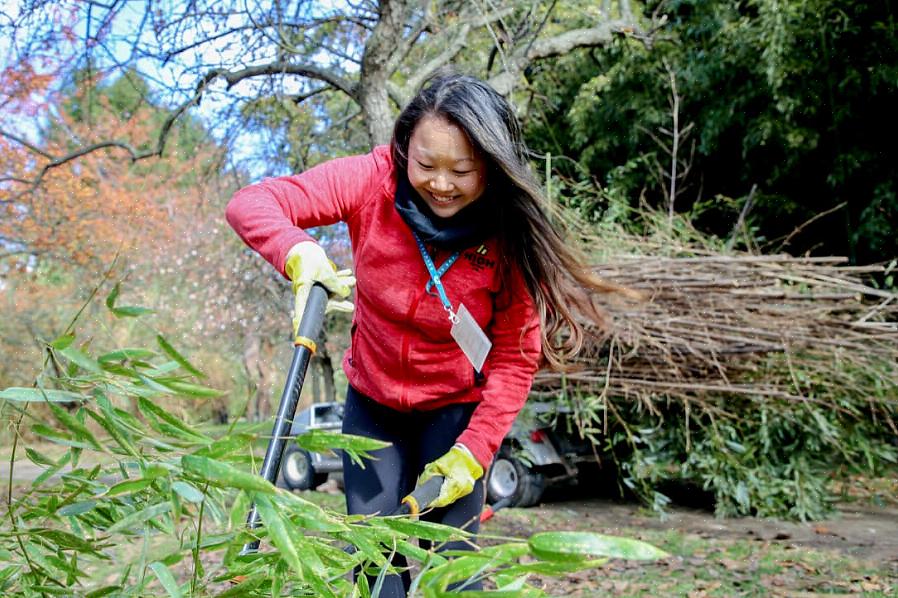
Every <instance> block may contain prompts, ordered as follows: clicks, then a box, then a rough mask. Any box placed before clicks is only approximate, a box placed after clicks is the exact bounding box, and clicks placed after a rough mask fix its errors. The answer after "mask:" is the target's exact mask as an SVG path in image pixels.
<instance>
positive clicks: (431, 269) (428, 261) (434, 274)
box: [412, 231, 460, 320]
mask: <svg viewBox="0 0 898 598" xmlns="http://www.w3.org/2000/svg"><path fill="white" fill-rule="evenodd" d="M412 234H413V235H415V241H417V242H418V251H420V252H421V257H422V258H424V265H425V266H427V272H428V273H429V274H430V280H429V281H428V282H427V286H426V287H424V290H425V291H426V292H428V293H429V292H430V287H432V286H434V287H436V288H437V293H439V294H440V301H442V302H443V307H445V308H446V311H448V312H449V319H450V320H451V319H452V318H453V316H454V315H455V314H454V313H453V312H452V303H450V302H449V297H447V296H446V289H444V288H443V283H442V281H441V280H440V277H441V276H443V274H445V273H446V272H447V271H448V270H449V268H450V267H452V264H454V263H455V260H457V259H458V256H459V255H460V253H459V252H458V251H456V252H455V253H453V254H452V255H450V256H449V259H447V260H446V261H445V262H443V265H442V266H440V269H439V270H437V268H436V266H434V264H433V259H432V258H431V257H430V254H429V253H427V248H426V247H424V242H423V241H421V237H419V236H418V233H416V232H414V231H412Z"/></svg>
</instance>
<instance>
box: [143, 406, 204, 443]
mask: <svg viewBox="0 0 898 598" xmlns="http://www.w3.org/2000/svg"><path fill="white" fill-rule="evenodd" d="M137 407H138V409H140V411H141V413H143V414H144V415H145V416H147V417H148V418H150V419H157V420H161V421H164V422H166V423H167V424H169V425H170V426H173V427H174V428H175V429H177V430H178V431H180V432H181V433H183V434H184V435H185V437H186V438H188V439H191V440H198V441H201V442H212V439H211V438H209V437H208V436H206V435H205V434H203V433H202V432H199V431H198V430H196V429H194V428H193V427H192V426H190V425H189V424H186V423H184V422H183V421H182V420H180V419H178V418H177V417H175V416H174V415H172V414H171V413H169V412H168V411H165V410H164V409H162V408H161V407H158V406H157V405H155V404H154V403H152V402H151V401H149V400H147V399H145V398H143V397H139V398H138V399H137Z"/></svg>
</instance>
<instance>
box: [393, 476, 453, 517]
mask: <svg viewBox="0 0 898 598" xmlns="http://www.w3.org/2000/svg"><path fill="white" fill-rule="evenodd" d="M444 479H446V478H444V477H443V476H441V475H437V476H433V477H432V478H430V479H429V480H427V481H426V482H424V483H423V484H421V485H420V486H418V487H417V488H415V491H414V492H412V493H411V494H410V495H409V496H410V497H411V499H412V500H407V499H406V500H403V501H402V504H401V505H399V508H398V509H396V510H395V511H393V512H392V513H390V514H391V515H408V514H410V513H412V514H417V512H419V511H423V510H424V509H426V508H427V507H429V506H430V503H432V502H433V501H435V500H436V499H437V497H438V496H439V495H440V487H441V486H442V485H443V480H444ZM416 506H417V510H416Z"/></svg>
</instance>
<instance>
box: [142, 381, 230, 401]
mask: <svg viewBox="0 0 898 598" xmlns="http://www.w3.org/2000/svg"><path fill="white" fill-rule="evenodd" d="M154 380H155V381H156V382H158V383H159V384H162V385H163V386H165V387H167V388H169V389H171V390H173V391H175V393H176V394H179V395H182V396H187V397H200V398H211V397H220V396H221V395H223V394H224V392H223V391H221V390H218V389H215V388H209V387H208V386H202V385H200V384H191V383H190V382H184V381H183V380H178V379H175V378H154Z"/></svg>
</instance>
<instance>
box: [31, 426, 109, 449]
mask: <svg viewBox="0 0 898 598" xmlns="http://www.w3.org/2000/svg"><path fill="white" fill-rule="evenodd" d="M31 431H32V432H34V433H35V434H37V435H38V436H43V437H44V438H46V439H47V440H50V441H51V442H54V443H56V444H62V445H65V446H71V447H75V448H86V449H93V448H95V447H94V446H93V445H91V444H88V443H85V442H80V441H78V440H74V439H73V438H72V437H71V436H70V435H68V434H65V433H63V432H59V431H58V430H54V429H53V428H50V427H49V426H45V425H44V424H34V425H32V426H31Z"/></svg>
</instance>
